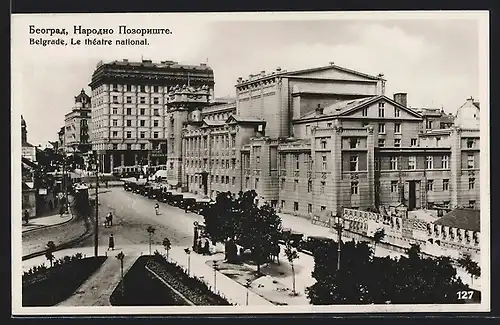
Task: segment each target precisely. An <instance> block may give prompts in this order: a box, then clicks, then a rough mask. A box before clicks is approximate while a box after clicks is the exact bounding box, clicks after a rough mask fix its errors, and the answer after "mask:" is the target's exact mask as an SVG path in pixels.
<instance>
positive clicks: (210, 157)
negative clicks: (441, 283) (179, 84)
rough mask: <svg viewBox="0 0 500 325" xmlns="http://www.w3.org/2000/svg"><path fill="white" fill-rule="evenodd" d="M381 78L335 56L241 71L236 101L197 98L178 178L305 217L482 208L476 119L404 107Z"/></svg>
mask: <svg viewBox="0 0 500 325" xmlns="http://www.w3.org/2000/svg"><path fill="white" fill-rule="evenodd" d="M385 82H386V81H385V79H384V78H383V75H382V74H380V75H378V76H369V75H366V74H363V73H359V72H356V71H352V70H349V69H344V68H341V67H338V66H336V65H334V64H330V65H328V66H325V67H320V68H315V69H307V70H300V71H294V72H286V71H282V70H281V69H277V70H276V71H274V72H271V73H267V74H266V73H265V72H261V73H260V74H258V75H251V76H250V78H249V79H247V80H243V78H239V79H238V81H237V84H236V102H235V103H226V104H218V105H212V106H208V107H204V108H203V109H201V112H200V113H199V115H198V116H200V119H199V120H196V121H195V120H192V121H191V122H190V123H187V124H185V126H184V132H183V138H184V140H183V142H182V147H183V149H182V150H183V154H182V158H181V159H182V160H183V163H184V168H185V172H186V173H185V178H184V176H183V177H181V178H179V182H180V183H182V184H188V185H189V186H188V189H189V191H191V192H198V193H204V194H206V195H209V196H211V197H215V195H216V194H217V192H219V191H231V192H233V193H236V192H238V191H240V190H242V191H245V190H249V189H254V190H256V191H257V193H258V194H259V199H261V200H263V201H268V202H270V203H271V204H272V205H274V206H277V207H279V208H280V209H281V210H282V211H284V212H290V213H295V214H297V215H303V216H310V215H312V214H316V213H320V212H321V211H331V212H334V213H338V212H340V209H341V208H342V207H350V208H360V209H373V208H382V207H389V206H398V205H401V204H404V205H406V206H407V207H408V209H410V210H412V209H419V208H427V207H434V206H436V205H440V206H446V207H448V208H454V207H464V206H467V207H476V208H477V207H479V178H478V176H479V175H478V166H479V129H478V127H471V126H470V125H469V124H467V125H464V124H463V123H462V124H460V123H456V125H452V121H453V119H452V118H451V116H450V115H449V114H445V113H444V112H442V111H440V110H438V111H435V112H434V111H431V110H418V111H417V110H415V109H411V108H409V107H408V103H407V94H405V93H397V94H394V96H393V98H389V97H387V96H385ZM472 105H473V106H474V107H478V106H479V105H478V104H477V103H476V104H474V103H472ZM470 106H471V105H464V106H462V107H461V108H460V109H459V112H458V113H457V114H456V116H465V115H467V116H468V115H470V111H471V110H470V109H467V108H468V107H470ZM223 112H224V113H223ZM197 114H198V113H197ZM224 114H226V115H224ZM476 114H477V116H478V113H477V112H476ZM228 115H229V116H228ZM209 116H220V118H210V117H209ZM461 119H462V120H467V121H469V120H470V119H466V118H461ZM455 120H457V119H455ZM429 121H430V122H429ZM176 157H177V156H176ZM173 168H175V166H173Z"/></svg>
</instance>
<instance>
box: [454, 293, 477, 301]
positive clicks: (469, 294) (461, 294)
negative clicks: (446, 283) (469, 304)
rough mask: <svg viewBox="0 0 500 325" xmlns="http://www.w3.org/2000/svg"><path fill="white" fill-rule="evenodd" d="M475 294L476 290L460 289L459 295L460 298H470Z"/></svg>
mask: <svg viewBox="0 0 500 325" xmlns="http://www.w3.org/2000/svg"><path fill="white" fill-rule="evenodd" d="M473 295H474V291H458V292H457V296H458V299H460V300H470V299H472V296H473Z"/></svg>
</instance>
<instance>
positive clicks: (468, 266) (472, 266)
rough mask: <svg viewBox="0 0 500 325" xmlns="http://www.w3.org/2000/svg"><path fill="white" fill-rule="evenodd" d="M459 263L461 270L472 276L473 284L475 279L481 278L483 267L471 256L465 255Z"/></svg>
mask: <svg viewBox="0 0 500 325" xmlns="http://www.w3.org/2000/svg"><path fill="white" fill-rule="evenodd" d="M457 262H458V265H459V266H460V267H461V268H463V269H465V271H466V272H467V273H469V275H470V276H471V283H474V278H477V277H479V276H481V267H480V266H479V264H478V263H477V262H476V261H474V260H472V258H471V255H470V254H464V255H463V256H462V257H461V258H460V259H458V261H457Z"/></svg>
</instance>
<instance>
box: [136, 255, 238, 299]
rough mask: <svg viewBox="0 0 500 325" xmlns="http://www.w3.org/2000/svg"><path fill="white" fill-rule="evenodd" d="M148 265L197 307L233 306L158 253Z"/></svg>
mask: <svg viewBox="0 0 500 325" xmlns="http://www.w3.org/2000/svg"><path fill="white" fill-rule="evenodd" d="M146 265H147V266H148V267H149V268H150V269H151V270H153V271H154V272H155V273H156V274H158V275H159V276H160V277H161V278H162V279H163V280H165V281H166V282H167V283H169V284H170V285H171V286H172V287H174V288H175V289H176V290H178V291H179V292H180V293H182V294H183V295H184V296H186V298H187V299H189V300H190V301H192V302H193V303H194V304H196V305H205V306H206V305H208V306H210V305H222V306H228V305H231V303H230V302H229V301H228V300H227V299H226V298H225V297H222V296H220V295H218V294H216V293H214V292H213V291H212V290H211V289H210V288H209V287H208V286H207V284H206V283H205V282H203V281H201V280H200V279H198V278H196V277H191V276H188V275H187V274H186V271H185V270H184V269H183V268H182V267H181V266H179V265H178V264H177V263H175V262H170V261H167V260H166V258H165V256H163V255H161V254H160V253H158V252H157V251H156V252H155V254H154V255H153V256H151V257H148V261H147V263H146Z"/></svg>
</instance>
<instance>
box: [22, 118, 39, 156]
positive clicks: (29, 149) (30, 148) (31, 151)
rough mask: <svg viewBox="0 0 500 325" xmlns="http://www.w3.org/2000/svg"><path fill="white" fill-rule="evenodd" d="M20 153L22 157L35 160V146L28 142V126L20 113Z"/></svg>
mask: <svg viewBox="0 0 500 325" xmlns="http://www.w3.org/2000/svg"><path fill="white" fill-rule="evenodd" d="M21 155H22V157H24V158H26V159H28V160H30V161H36V147H35V146H34V145H32V144H31V143H29V142H28V127H27V126H26V121H25V120H24V118H23V116H22V115H21Z"/></svg>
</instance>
